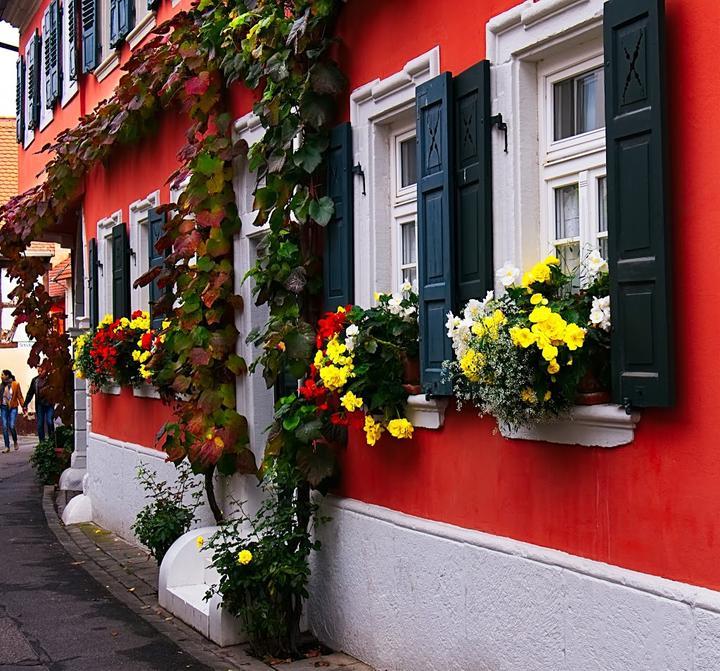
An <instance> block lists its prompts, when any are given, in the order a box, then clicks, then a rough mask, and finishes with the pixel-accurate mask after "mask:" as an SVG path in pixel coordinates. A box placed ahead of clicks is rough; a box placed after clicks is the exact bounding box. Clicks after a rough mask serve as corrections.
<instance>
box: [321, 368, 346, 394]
mask: <svg viewBox="0 0 720 671" xmlns="http://www.w3.org/2000/svg"><path fill="white" fill-rule="evenodd" d="M352 375H353V372H352V366H342V367H339V366H333V365H330V366H323V367H322V368H321V369H320V379H321V380H322V383H323V384H324V385H325V387H326V388H327V389H329V390H330V391H335V390H337V389H340V388H341V387H343V386H345V385H346V384H347V381H348V379H349V378H350V377H351V376H352Z"/></svg>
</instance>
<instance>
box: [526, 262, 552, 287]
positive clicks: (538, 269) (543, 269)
mask: <svg viewBox="0 0 720 671" xmlns="http://www.w3.org/2000/svg"><path fill="white" fill-rule="evenodd" d="M530 274H531V275H532V276H533V279H534V280H535V281H536V282H542V283H545V282H549V281H550V278H551V277H552V275H551V273H550V267H549V266H547V265H546V264H544V263H536V264H535V265H534V266H533V267H532V268H531V269H530Z"/></svg>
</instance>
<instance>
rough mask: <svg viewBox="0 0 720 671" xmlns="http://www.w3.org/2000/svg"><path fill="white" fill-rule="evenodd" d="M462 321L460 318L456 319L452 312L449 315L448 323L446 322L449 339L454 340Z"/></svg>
mask: <svg viewBox="0 0 720 671" xmlns="http://www.w3.org/2000/svg"><path fill="white" fill-rule="evenodd" d="M461 321H462V320H461V319H460V317H456V316H455V315H454V314H453V313H452V312H448V313H447V321H446V322H445V328H446V329H447V335H448V338H452V337H453V336H454V335H455V331H456V330H457V328H458V326H460V322H461Z"/></svg>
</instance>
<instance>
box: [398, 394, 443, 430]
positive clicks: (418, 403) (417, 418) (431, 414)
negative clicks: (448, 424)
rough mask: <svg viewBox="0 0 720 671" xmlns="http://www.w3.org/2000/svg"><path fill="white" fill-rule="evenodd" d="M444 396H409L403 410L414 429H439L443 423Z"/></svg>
mask: <svg viewBox="0 0 720 671" xmlns="http://www.w3.org/2000/svg"><path fill="white" fill-rule="evenodd" d="M447 406H448V399H446V398H427V396H425V394H417V395H413V396H409V397H408V400H407V405H406V408H405V412H406V415H407V418H408V419H409V420H410V423H411V424H412V425H413V426H414V427H415V428H416V429H440V428H442V426H443V425H444V424H445V410H446V409H447Z"/></svg>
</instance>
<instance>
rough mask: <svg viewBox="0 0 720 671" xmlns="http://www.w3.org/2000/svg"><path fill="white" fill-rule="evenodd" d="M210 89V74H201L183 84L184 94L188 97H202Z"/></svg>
mask: <svg viewBox="0 0 720 671" xmlns="http://www.w3.org/2000/svg"><path fill="white" fill-rule="evenodd" d="M209 87H210V73H209V72H201V73H200V74H199V75H198V76H197V77H193V78H192V79H189V80H188V81H186V82H185V93H186V94H187V95H188V96H202V95H204V94H205V93H206V92H207V90H208V88H209Z"/></svg>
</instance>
